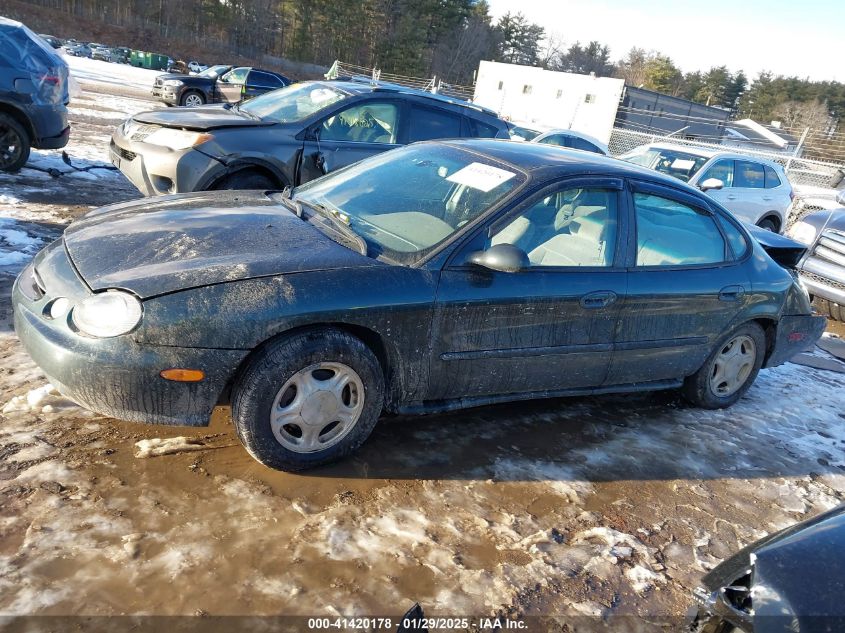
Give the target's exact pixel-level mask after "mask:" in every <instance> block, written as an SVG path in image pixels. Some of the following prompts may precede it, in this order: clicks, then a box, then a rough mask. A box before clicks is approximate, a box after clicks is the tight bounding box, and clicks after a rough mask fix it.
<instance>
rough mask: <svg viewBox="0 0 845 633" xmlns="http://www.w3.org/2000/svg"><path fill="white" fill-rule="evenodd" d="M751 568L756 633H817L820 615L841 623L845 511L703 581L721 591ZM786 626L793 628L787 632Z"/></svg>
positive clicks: (742, 554)
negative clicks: (836, 618) (782, 632)
mask: <svg viewBox="0 0 845 633" xmlns="http://www.w3.org/2000/svg"><path fill="white" fill-rule="evenodd" d="M748 569H753V582H752V585H751V589H752V591H751V598H752V605H751V606H752V608H753V619H754V631H755V633H768V632H769V631H784V630H800V631H814V630H818V629H817V628H816V627H815V624H820V623H821V622H816V620H819V619H820V618H819V616H836V617H838V618H841V617H842V616H844V615H845V604H843V602H842V599H841V596H842V595H843V592H845V573H843V572H845V506H839V507H837V508H834V509H833V510H830V511H828V512H825V513H823V514H821V515H819V516H816V517H814V518H812V519H810V520H808V521H804V522H802V523H798V524H796V525H793V526H791V527H788V528H786V529H785V530H782V531H780V532H776V533H775V534H772V535H769V536H767V537H765V538H764V539H762V540H760V541H758V542H756V543H754V544H752V545H750V546H748V547H746V548H745V549H743V550H741V551H739V552H737V554H735V555H734V556H732V557H731V558H729V559H727V560H726V561H724V562H723V563H721V564H720V565H718V566H716V567H715V568H714V569H713V570H712V571H711V572H710V573H708V574H707V575H706V576H704V578H703V579H702V582H703V584H704V585H705V587H707V589H709V590H710V591H714V592H715V591H719V589H720V588H722V587H725V586H729V585H731V584H733V583H734V581H736V580H737V578H739V577H741V576H742V575H744V574H745V572H746V571H747V570H748ZM820 570H824V573H820ZM775 616H777V617H775ZM823 619H824V618H821V620H823ZM802 620H804V623H803V624H800V623H801V621H802ZM784 621H786V623H787V624H790V626H787V627H784V623H785V622H784ZM825 630H827V629H825Z"/></svg>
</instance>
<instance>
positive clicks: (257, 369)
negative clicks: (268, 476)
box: [232, 328, 384, 471]
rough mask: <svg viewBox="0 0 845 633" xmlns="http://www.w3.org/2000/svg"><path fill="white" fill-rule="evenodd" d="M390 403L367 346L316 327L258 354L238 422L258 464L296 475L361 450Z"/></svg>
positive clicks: (242, 381) (236, 397) (235, 402)
mask: <svg viewBox="0 0 845 633" xmlns="http://www.w3.org/2000/svg"><path fill="white" fill-rule="evenodd" d="M383 403H384V377H383V374H382V369H381V366H380V365H379V362H378V360H377V359H376V357H375V356H374V355H373V353H372V352H371V351H370V350H369V349H368V348H367V346H366V345H364V343H362V342H361V341H360V340H359V339H357V338H355V337H354V336H352V335H350V334H347V333H346V332H342V331H340V330H335V329H328V328H326V329H313V330H307V331H304V332H300V333H297V334H293V335H290V336H286V337H283V338H280V339H277V340H275V341H272V342H271V343H269V344H268V345H266V346H264V347H263V348H261V349H259V350H258V352H256V353H255V355H254V357H253V358H252V359H251V360H250V361H249V363H248V364H247V366H246V368H245V370H244V371H243V372H242V374H241V376H240V377H239V378H238V380H237V382H236V384H235V386H234V389H233V397H232V421H233V422H234V424H235V429H236V430H237V434H238V438H239V439H240V441H241V443H242V444H243V445H244V447H245V448H246V450H247V451H248V452H249V454H250V455H252V456H253V457H254V458H255V459H256V460H258V461H259V462H261V463H262V464H264V465H265V466H269V467H270V468H275V469H277V470H286V471H297V470H303V469H306V468H313V467H315V466H320V465H322V464H327V463H329V462H333V461H336V460H338V459H341V458H343V457H345V456H347V455H349V454H350V453H352V452H353V451H355V450H356V449H357V448H358V447H359V446H361V444H363V443H364V441H365V440H366V439H367V437H369V435H370V433H371V432H372V430H373V427H375V425H376V422H377V421H378V418H379V415H380V414H381V411H382V407H383Z"/></svg>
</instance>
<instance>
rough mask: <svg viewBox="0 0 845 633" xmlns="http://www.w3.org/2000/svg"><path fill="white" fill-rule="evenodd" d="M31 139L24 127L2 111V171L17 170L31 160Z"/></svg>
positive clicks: (0, 154)
mask: <svg viewBox="0 0 845 633" xmlns="http://www.w3.org/2000/svg"><path fill="white" fill-rule="evenodd" d="M29 149H30V140H29V134H27V132H26V130H25V129H24V127H23V126H22V125H21V124H20V123H18V121H16V120H15V119H13V118H12V117H10V116H9V115H8V114H4V113H1V112H0V171H8V172H15V171H18V170H19V169H20V168H21V167H23V166H24V165H26V161H27V160H29Z"/></svg>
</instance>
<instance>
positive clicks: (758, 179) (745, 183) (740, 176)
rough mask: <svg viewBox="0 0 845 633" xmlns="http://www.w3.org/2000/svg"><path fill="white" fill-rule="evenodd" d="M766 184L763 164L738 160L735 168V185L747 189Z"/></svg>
mask: <svg viewBox="0 0 845 633" xmlns="http://www.w3.org/2000/svg"><path fill="white" fill-rule="evenodd" d="M765 185H766V176H765V174H764V173H763V166H762V165H761V164H759V163H752V162H751V161H747V160H738V161H736V167H735V168H734V184H733V186H734V187H744V188H746V189H762V188H763V187H765Z"/></svg>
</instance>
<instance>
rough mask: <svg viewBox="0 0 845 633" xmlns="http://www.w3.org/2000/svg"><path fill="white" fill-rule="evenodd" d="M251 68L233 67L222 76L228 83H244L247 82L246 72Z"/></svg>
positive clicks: (222, 79) (223, 80)
mask: <svg viewBox="0 0 845 633" xmlns="http://www.w3.org/2000/svg"><path fill="white" fill-rule="evenodd" d="M248 72H249V68H233V69H232V70H230V71H229V72H227V73H226V74H225V75H223V76H222V77H221V78H220V81H222V82H223V83H226V84H243V83H245V82H246V74H247V73H248Z"/></svg>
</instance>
